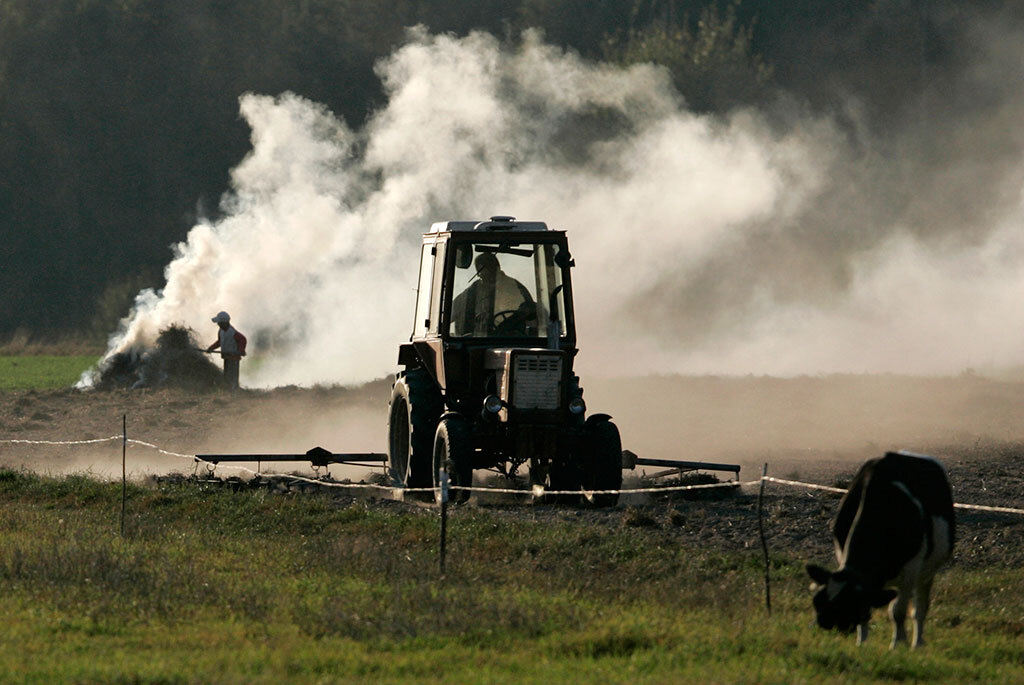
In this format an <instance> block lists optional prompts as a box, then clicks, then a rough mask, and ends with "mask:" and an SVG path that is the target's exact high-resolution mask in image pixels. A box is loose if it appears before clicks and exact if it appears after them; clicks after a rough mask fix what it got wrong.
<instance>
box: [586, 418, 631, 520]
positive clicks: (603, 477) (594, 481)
mask: <svg viewBox="0 0 1024 685" xmlns="http://www.w3.org/2000/svg"><path fill="white" fill-rule="evenodd" d="M586 443H587V447H588V449H587V452H588V456H589V459H588V460H587V462H586V464H585V466H584V471H583V489H584V490H619V489H621V488H622V438H621V437H619V428H618V426H616V425H615V424H614V423H612V422H611V421H609V420H608V419H607V418H604V417H592V418H590V419H587V439H586ZM591 501H592V502H593V504H594V505H595V506H598V507H614V506H615V505H616V504H618V503H619V495H618V493H615V494H603V495H593V498H592V500H591Z"/></svg>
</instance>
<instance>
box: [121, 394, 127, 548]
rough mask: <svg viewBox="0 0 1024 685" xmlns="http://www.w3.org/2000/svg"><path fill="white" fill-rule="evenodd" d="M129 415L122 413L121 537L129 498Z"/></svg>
mask: <svg viewBox="0 0 1024 685" xmlns="http://www.w3.org/2000/svg"><path fill="white" fill-rule="evenodd" d="M127 462H128V415H127V414H122V415H121V537H124V510H125V502H126V501H127V499H128V470H127V468H126V467H127Z"/></svg>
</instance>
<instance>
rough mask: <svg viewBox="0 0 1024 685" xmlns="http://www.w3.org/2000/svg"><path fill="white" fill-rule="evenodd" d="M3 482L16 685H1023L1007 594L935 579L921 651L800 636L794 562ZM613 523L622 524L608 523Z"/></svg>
mask: <svg viewBox="0 0 1024 685" xmlns="http://www.w3.org/2000/svg"><path fill="white" fill-rule="evenodd" d="M119 511H120V485H119V484H107V483H100V482H97V481H94V480H91V479H89V478H84V477H70V478H64V479H51V478H43V477H37V476H34V475H28V474H23V473H18V472H10V471H0V622H2V623H3V625H4V634H5V635H6V639H4V640H0V673H3V674H5V677H4V680H5V681H16V682H17V681H22V682H52V681H61V682H69V681H70V682H96V681H100V682H108V681H112V682H169V683H174V682H226V683H261V682H266V683H270V682H280V681H282V680H290V681H296V682H335V681H369V680H372V681H381V682H410V681H420V682H441V681H451V682H458V681H464V682H498V683H504V682H508V683H512V682H515V683H521V682H640V683H647V682H650V683H673V682H728V683H732V682H739V683H748V682H749V683H753V682H766V683H792V682H806V683H811V682H813V683H818V682H826V683H827V682H879V681H881V682H888V681H896V680H898V681H919V682H962V681H976V682H982V681H983V682H1022V681H1024V650H1022V649H1021V647H1020V645H1021V634H1022V617H1024V572H1022V571H1021V570H1019V569H992V570H991V571H986V572H968V571H965V570H962V569H955V568H954V569H951V570H950V571H949V572H947V573H945V574H944V575H942V576H941V577H940V579H939V580H938V581H937V591H936V597H935V602H934V605H933V614H932V616H931V618H930V620H929V629H930V630H929V638H930V639H929V645H928V646H927V648H926V649H924V650H920V651H917V652H911V651H909V650H899V651H896V652H890V651H889V650H888V649H887V647H888V640H889V628H888V626H887V625H886V623H887V621H886V619H884V617H883V616H882V614H881V613H880V612H879V613H878V614H877V617H876V620H875V625H874V633H873V635H872V639H871V640H870V641H869V643H868V644H867V645H865V646H864V647H863V648H857V647H856V646H855V645H854V640H853V639H852V637H850V636H845V637H844V636H838V635H834V634H827V633H823V632H821V631H818V630H816V629H814V628H813V627H812V622H813V621H812V612H811V609H810V597H809V593H808V591H807V582H806V580H805V578H804V576H803V568H802V563H801V560H798V559H789V558H786V557H784V556H778V557H776V558H774V559H773V561H774V566H775V570H774V585H773V608H774V613H773V615H772V616H771V617H768V616H766V615H765V612H764V608H763V599H762V586H761V582H762V581H761V569H760V566H759V551H758V550H756V548H755V549H752V550H750V551H749V553H748V552H743V553H738V552H736V553H726V552H712V551H708V550H704V549H695V548H687V547H682V546H680V544H679V543H678V541H677V539H676V538H674V537H673V534H672V530H671V527H665V528H659V527H642V528H640V527H632V526H629V525H626V524H625V523H624V522H623V521H620V520H619V519H618V518H617V517H616V516H615V515H613V516H612V517H611V519H610V520H608V519H605V520H604V521H603V522H588V521H587V519H586V518H579V519H575V518H573V517H569V518H573V520H571V521H559V520H551V519H547V520H534V519H533V518H532V517H530V516H514V517H512V516H508V515H507V514H502V513H501V512H491V511H488V510H486V509H477V508H472V507H470V508H461V509H457V510H455V511H454V513H453V515H452V518H451V521H450V539H449V560H448V561H449V568H448V571H449V572H448V574H447V575H446V576H445V577H443V578H442V577H440V575H439V573H438V568H437V567H438V563H437V562H438V560H437V549H436V548H437V534H438V520H437V516H436V512H435V511H434V510H432V509H429V508H418V507H412V506H408V505H402V504H398V503H390V502H358V501H357V502H351V501H348V500H341V499H331V498H329V497H327V496H314V495H309V496H282V495H274V494H271V493H268V492H264V491H259V492H241V493H229V492H224V491H220V490H212V491H202V490H200V489H199V488H198V487H195V486H166V487H164V488H163V489H157V488H147V487H142V486H131V487H130V489H129V502H128V511H129V517H128V534H127V536H126V537H125V538H121V537H120V536H119V535H118V534H117V528H118V514H119ZM622 518H623V519H624V518H625V515H624V514H623V516H622Z"/></svg>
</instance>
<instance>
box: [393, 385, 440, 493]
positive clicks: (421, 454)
mask: <svg viewBox="0 0 1024 685" xmlns="http://www.w3.org/2000/svg"><path fill="white" fill-rule="evenodd" d="M443 408H444V400H442V399H441V392H440V391H439V390H438V388H437V384H436V383H435V382H434V379H433V378H432V377H431V376H430V374H429V373H428V372H427V371H426V370H425V369H412V370H410V371H408V372H406V373H405V374H404V375H403V376H401V377H400V378H399V379H398V380H396V381H395V386H394V388H392V390H391V404H390V406H389V408H388V461H387V474H388V477H389V479H390V480H391V483H392V484H393V485H398V486H404V487H410V488H429V487H430V486H431V484H432V483H433V479H432V478H431V476H430V469H431V465H432V462H433V460H432V452H433V441H434V431H435V430H436V429H437V422H438V419H439V418H440V416H441V411H442V409H443Z"/></svg>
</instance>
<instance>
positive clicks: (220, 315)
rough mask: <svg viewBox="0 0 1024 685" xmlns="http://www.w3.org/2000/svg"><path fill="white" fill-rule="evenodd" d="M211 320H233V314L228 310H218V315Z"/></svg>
mask: <svg viewBox="0 0 1024 685" xmlns="http://www.w3.org/2000/svg"><path fill="white" fill-rule="evenodd" d="M210 321H212V322H214V323H221V322H224V323H228V322H230V321H231V315H230V314H228V313H227V312H217V316H215V317H213V318H212V319H210Z"/></svg>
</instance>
